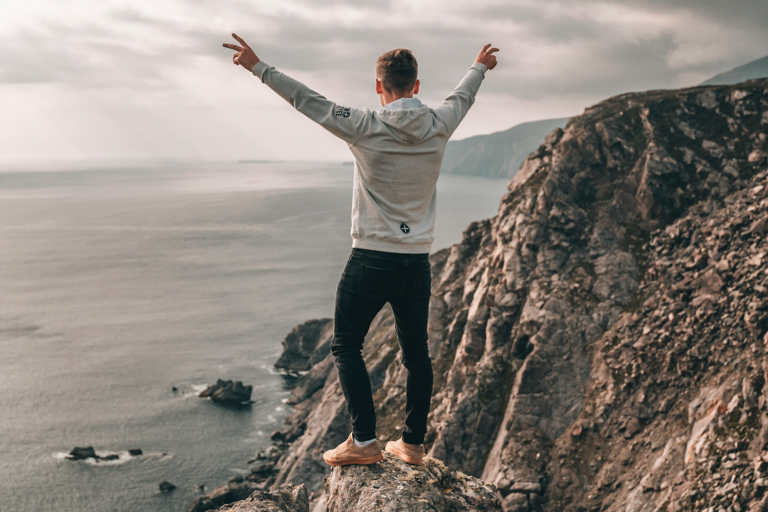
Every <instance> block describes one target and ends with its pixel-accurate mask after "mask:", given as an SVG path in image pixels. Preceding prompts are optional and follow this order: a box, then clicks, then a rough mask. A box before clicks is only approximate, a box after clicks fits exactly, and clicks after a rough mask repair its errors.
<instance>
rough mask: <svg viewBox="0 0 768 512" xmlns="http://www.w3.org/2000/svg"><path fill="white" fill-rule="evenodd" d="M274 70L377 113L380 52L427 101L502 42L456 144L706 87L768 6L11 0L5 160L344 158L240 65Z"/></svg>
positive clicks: (0, 38)
mask: <svg viewBox="0 0 768 512" xmlns="http://www.w3.org/2000/svg"><path fill="white" fill-rule="evenodd" d="M233 31H234V32H237V33H238V34H239V35H241V36H242V37H244V38H245V39H246V41H248V42H249V44H250V45H251V46H252V47H253V48H254V49H255V51H256V53H257V55H259V57H260V58H261V59H262V60H264V61H265V62H266V63H268V64H270V65H273V66H275V67H276V68H278V69H280V70H281V71H283V72H286V73H288V74H290V75H291V76H293V77H295V78H297V79H299V80H302V81H303V82H304V83H306V84H307V85H309V86H310V87H312V88H313V89H315V90H317V91H318V92H320V93H321V94H323V95H325V96H326V97H328V98H330V99H332V100H333V101H336V102H338V103H340V104H343V105H346V106H355V107H360V108H362V107H368V108H372V109H378V108H380V104H379V99H378V96H376V94H375V90H374V67H375V61H376V58H377V57H378V56H379V55H380V54H381V53H383V52H385V51H387V50H390V49H393V48H398V47H400V48H409V49H410V50H412V51H413V52H414V54H415V55H416V58H417V59H418V61H419V75H420V76H419V78H420V80H421V92H420V93H419V97H420V98H421V100H422V101H423V102H424V103H426V104H427V105H436V104H438V103H439V102H440V101H442V99H443V98H444V97H445V96H446V95H447V94H448V93H450V91H451V90H452V88H453V87H454V86H455V85H456V83H457V82H458V81H459V80H460V79H461V77H462V76H463V75H464V73H465V72H466V69H467V68H468V67H469V66H470V65H471V64H472V62H473V60H474V58H475V56H476V55H477V53H478V51H479V49H480V48H481V47H482V45H483V44H484V43H493V44H494V45H495V46H498V47H499V48H501V51H500V52H499V54H498V58H499V65H498V67H497V68H496V69H495V70H493V71H489V72H488V73H487V74H486V78H485V81H484V82H483V85H482V86H481V89H480V92H479V94H478V97H477V101H476V103H475V105H474V106H473V108H472V109H471V110H470V112H469V114H468V115H467V117H466V118H465V120H464V122H463V124H462V125H461V126H460V128H459V129H458V130H457V132H456V133H455V134H454V138H455V139H459V138H464V137H468V136H471V135H476V134H481V133H490V132H493V131H498V130H503V129H506V128H509V127H511V126H513V125H515V124H517V123H520V122H524V121H532V120H536V119H544V118H551V117H566V116H570V115H575V114H579V113H581V112H582V111H583V110H584V108H585V107H586V106H589V105H591V104H594V103H596V102H598V101H600V100H602V99H604V98H606V97H608V96H611V95H614V94H619V93H622V92H627V91H636V90H644V89H650V88H676V87H684V86H689V85H695V84H697V83H699V82H701V81H703V80H705V79H706V78H709V77H710V76H712V75H714V74H716V73H718V72H721V71H725V70H728V69H731V68H733V67H735V66H738V65H741V64H744V63H746V62H748V61H750V60H753V59H756V58H760V57H763V56H765V55H766V54H768V2H766V0H751V1H739V0H730V1H728V2H725V1H721V0H633V1H631V2H630V1H620V0H614V1H605V2H598V1H590V0H561V1H544V0H499V1H486V0H471V1H451V0H426V1H419V0H407V1H391V2H387V1H380V0H331V1H317V0H315V1H312V0H279V1H276V0H264V1H254V0H250V1H249V0H215V1H214V0H209V1H204V0H187V1H181V0H151V1H149V0H132V1H130V2H129V1H125V0H3V2H2V3H0V161H6V162H8V161H16V160H38V159H45V160H50V159H92V158H95V159H101V158H106V159H112V158H185V159H189V158H192V159H216V160H220V159H232V160H235V159H300V160H348V159H350V155H349V153H348V150H347V147H346V145H345V144H344V143H343V142H341V141H339V140H337V139H335V138H334V137H333V136H331V135H330V134H328V133H326V132H325V131H324V130H323V129H322V128H319V127H318V126H316V125H314V124H313V123H312V122H310V121H309V120H308V119H306V118H304V117H303V116H302V115H301V114H299V113H297V112H295V111H294V110H293V109H292V108H291V107H290V106H289V105H288V104H287V103H285V102H284V101H283V100H282V99H280V98H279V97H277V96H276V95H275V94H274V93H273V92H272V91H271V90H270V89H268V88H267V87H266V86H264V85H263V84H262V83H261V82H260V81H259V80H258V79H257V78H256V77H253V76H252V75H250V74H249V73H248V72H246V71H244V70H243V69H242V68H240V67H236V66H234V65H233V64H232V60H231V53H232V52H231V51H230V50H227V49H225V48H223V47H222V46H221V43H223V42H230V41H231V38H230V36H229V34H230V33H231V32H233Z"/></svg>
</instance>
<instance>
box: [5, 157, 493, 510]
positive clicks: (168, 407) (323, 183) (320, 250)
mask: <svg viewBox="0 0 768 512" xmlns="http://www.w3.org/2000/svg"><path fill="white" fill-rule="evenodd" d="M352 172H353V167H352V166H351V165H350V163H348V162H347V163H345V162H267V161H247V162H184V161H169V160H162V161H161V160H157V161H154V160H153V161H109V162H106V161H99V162H94V161H89V162H63V163H61V162H59V163H57V162H47V163H39V164H34V165H30V164H26V165H23V166H22V165H15V166H11V165H7V164H6V165H4V166H2V167H0V454H2V460H1V461H0V511H13V512H47V511H57V512H74V511H78V512H83V511H93V512H97V511H98V512H128V511H131V512H144V511H147V512H171V511H173V512H183V511H185V510H186V508H187V507H188V506H189V504H190V503H191V502H192V500H193V499H194V498H195V497H196V496H198V495H200V494H201V493H203V492H210V491H211V490H212V489H213V488H215V487H216V486H218V485H221V484H223V483H225V482H226V481H227V479H229V478H230V477H232V476H235V475H238V474H246V473H247V471H248V460H249V459H252V458H253V457H254V455H255V454H256V453H257V452H259V451H260V450H263V449H265V448H267V447H268V446H269V444H270V441H269V435H270V433H271V432H272V431H273V430H274V429H276V428H280V426H281V423H282V421H283V419H284V418H285V416H286V415H287V414H288V412H289V411H288V407H287V406H286V404H285V400H286V399H287V397H288V396H289V394H290V386H291V382H292V378H291V377H290V376H286V375H283V374H281V373H280V372H278V371H276V370H275V369H274V368H273V366H272V365H273V363H274V362H275V361H276V360H277V358H278V356H279V355H280V353H281V350H282V349H281V341H282V340H283V339H284V338H285V336H286V334H288V332H289V331H290V330H291V328H293V327H294V326H295V325H296V324H299V323H301V322H303V321H306V320H309V319H312V318H323V317H330V316H332V313H333V304H334V294H335V290H336V284H337V282H338V279H339V277H340V275H341V271H342V269H343V267H344V265H345V263H346V260H347V257H348V255H349V252H350V250H351V238H350V235H349V230H350V208H351V202H352ZM437 191H438V216H437V225H436V238H435V243H434V246H433V251H434V250H438V249H440V248H444V247H448V246H450V245H452V244H454V243H457V242H459V241H460V240H461V233H462V231H463V230H464V229H465V228H466V227H467V225H468V224H469V223H470V222H472V221H474V220H479V219H483V218H488V217H491V216H493V215H495V214H496V211H497V208H498V205H499V200H500V198H501V196H502V195H503V194H504V192H505V191H506V180H493V179H487V178H476V177H462V176H451V175H443V176H441V177H440V180H439V181H438V186H437ZM219 378H221V379H234V380H242V381H243V382H244V383H245V384H250V385H252V386H253V397H252V398H253V404H252V405H251V406H250V407H246V408H240V409H235V408H230V407H224V406H220V405H218V404H215V403H213V402H211V401H209V400H207V399H201V398H198V397H197V394H198V393H199V392H200V390H202V389H204V388H205V386H206V385H208V384H212V383H214V382H216V380H217V379H219ZM76 446H81V447H82V446H93V447H94V448H95V450H96V452H97V453H98V454H99V455H101V456H105V455H110V454H111V455H117V458H116V459H114V460H109V461H101V462H95V461H94V460H93V459H88V460H86V461H71V460H67V459H66V456H67V454H68V453H69V451H70V450H72V448H74V447H76ZM129 449H141V450H142V452H143V455H141V456H138V457H131V456H130V455H129V454H128V450H129ZM163 481H168V482H171V483H172V484H174V485H175V486H176V487H177V488H176V489H175V490H174V491H172V492H169V493H161V492H160V491H159V488H158V485H159V483H160V482H163Z"/></svg>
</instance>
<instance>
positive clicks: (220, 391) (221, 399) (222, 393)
mask: <svg viewBox="0 0 768 512" xmlns="http://www.w3.org/2000/svg"><path fill="white" fill-rule="evenodd" d="M252 392H253V386H244V385H243V383H242V382H241V381H239V380H238V381H231V380H221V379H219V380H217V381H216V384H214V385H213V386H208V387H207V388H206V389H205V390H204V391H202V392H201V393H200V394H199V395H197V396H199V397H200V398H208V397H210V399H211V400H212V401H214V402H218V403H221V404H229V405H241V404H244V403H248V402H250V401H251V393H252Z"/></svg>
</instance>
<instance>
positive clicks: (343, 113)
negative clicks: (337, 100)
mask: <svg viewBox="0 0 768 512" xmlns="http://www.w3.org/2000/svg"><path fill="white" fill-rule="evenodd" d="M350 110H351V109H350V108H349V107H336V117H349V116H350V115H352V114H351V113H350Z"/></svg>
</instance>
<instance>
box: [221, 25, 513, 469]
mask: <svg viewBox="0 0 768 512" xmlns="http://www.w3.org/2000/svg"><path fill="white" fill-rule="evenodd" d="M232 36H233V37H234V38H235V39H236V40H237V41H238V42H239V43H240V45H235V44H229V43H224V46H225V47H226V48H230V49H232V50H235V54H234V55H233V57H232V60H233V61H234V63H235V64H236V65H239V66H242V67H243V68H245V69H246V70H248V71H250V72H252V73H253V74H254V75H256V76H257V77H259V78H260V79H261V81H262V82H264V83H265V84H266V85H268V86H269V87H270V88H272V90H274V91H275V92H276V93H277V94H279V95H280V96H282V97H283V98H284V99H285V100H286V101H288V102H289V103H291V104H292V105H293V106H294V107H295V108H296V109H297V110H298V111H299V112H301V113H302V114H304V115H306V116H307V117H309V118H310V119H312V120H313V121H315V122H316V123H318V124H320V125H321V126H322V127H323V128H325V129H326V130H328V131H329V132H331V133H332V134H334V135H336V136H337V137H339V138H340V139H342V140H343V141H345V142H346V143H347V145H348V146H349V149H350V151H352V154H353V155H354V157H355V167H354V185H353V187H354V190H353V196H352V254H351V255H350V257H349V260H348V261H347V264H346V267H345V268H344V272H343V273H342V275H341V280H340V281H339V285H338V287H337V290H336V310H335V314H334V335H333V342H332V344H331V350H332V352H333V354H334V356H335V358H336V367H337V369H338V372H339V381H340V383H341V388H342V390H343V392H344V397H345V398H346V400H347V408H348V409H349V414H350V416H351V418H352V433H351V434H350V435H349V438H348V439H347V440H346V441H345V442H344V443H342V444H340V445H339V446H338V447H336V448H335V449H333V450H329V451H327V452H325V454H324V456H323V458H324V459H325V462H326V463H328V464H330V465H332V466H341V465H346V464H373V463H375V462H378V461H380V460H382V459H383V458H384V456H383V454H382V452H381V445H380V444H379V441H378V440H377V439H376V415H375V411H374V405H373V397H372V396H371V383H370V380H369V378H368V371H367V370H366V368H365V362H364V360H363V355H362V350H363V340H364V338H365V335H366V334H367V333H368V329H369V327H370V325H371V322H372V321H373V319H374V317H375V316H376V314H377V313H378V312H379V311H380V310H381V308H382V307H383V306H384V304H386V303H387V302H389V303H390V305H391V306H392V311H393V312H394V315H395V326H396V330H397V337H398V341H399V343H400V348H401V350H402V352H403V360H402V362H403V365H404V366H405V368H406V369H407V372H408V379H407V387H406V405H405V413H406V418H405V424H404V425H405V426H404V428H403V434H402V438H401V439H399V440H398V441H396V442H392V441H390V442H389V443H387V446H386V451H388V452H391V453H393V454H395V455H397V456H399V457H400V458H401V459H403V460H404V461H405V462H407V463H409V464H421V463H422V459H423V457H424V447H423V442H424V435H425V434H426V431H427V414H428V412H429V405H430V399H431V396H432V362H431V360H430V358H429V350H428V347H427V317H428V312H429V298H430V294H431V277H430V264H429V252H430V250H431V248H432V241H433V240H434V235H433V232H434V226H435V211H436V206H437V204H436V194H435V186H436V184H437V178H438V175H439V174H440V164H441V162H442V159H443V152H444V151H445V145H446V143H447V142H448V139H449V138H450V137H451V134H452V133H453V132H454V130H456V128H457V127H458V126H459V123H460V122H461V120H462V119H463V118H464V116H465V115H466V113H467V111H468V110H469V107H470V106H471V105H472V103H474V100H475V94H476V93H477V90H478V88H479V87H480V83H481V82H482V80H483V77H484V76H485V71H486V70H488V69H493V68H494V67H496V56H495V55H493V54H494V52H497V51H499V49H498V48H491V45H490V44H487V45H485V46H484V47H483V49H482V50H481V51H480V54H479V55H478V56H477V59H475V62H474V63H473V64H472V67H470V68H469V71H468V72H467V74H466V75H465V76H464V78H463V79H462V80H461V82H460V83H459V85H458V86H457V87H456V89H455V90H454V91H453V92H452V93H451V94H450V96H448V98H446V100H445V101H444V102H443V103H442V104H441V105H439V106H438V107H436V108H429V107H426V106H424V105H422V103H421V101H419V100H418V99H417V98H415V97H414V95H415V94H417V93H418V92H419V80H418V78H417V76H418V64H417V63H416V59H415V58H414V56H413V54H412V53H411V52H410V51H409V50H403V49H398V50H392V51H390V52H387V53H385V54H383V55H382V56H381V57H379V58H378V60H377V62H376V94H378V95H379V98H380V100H381V105H382V107H384V108H383V109H381V110H378V111H371V110H369V109H364V110H359V109H355V108H350V107H344V106H341V105H337V104H336V103H333V102H331V101H329V100H327V99H325V98H324V97H323V96H321V95H319V94H318V93H316V92H314V91H312V90H310V89H309V88H307V87H306V86H305V85H303V84H301V83H299V82H297V81H296V80H294V79H292V78H290V77H288V76H286V75H284V74H283V73H280V72H279V71H277V70H276V69H275V68H273V67H271V66H269V65H267V64H265V63H264V62H263V61H261V60H260V59H259V58H258V57H257V56H256V54H255V53H254V51H253V50H252V49H251V48H250V47H249V46H248V45H247V44H246V42H245V41H243V39H241V38H240V37H238V36H237V35H236V34H232Z"/></svg>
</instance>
